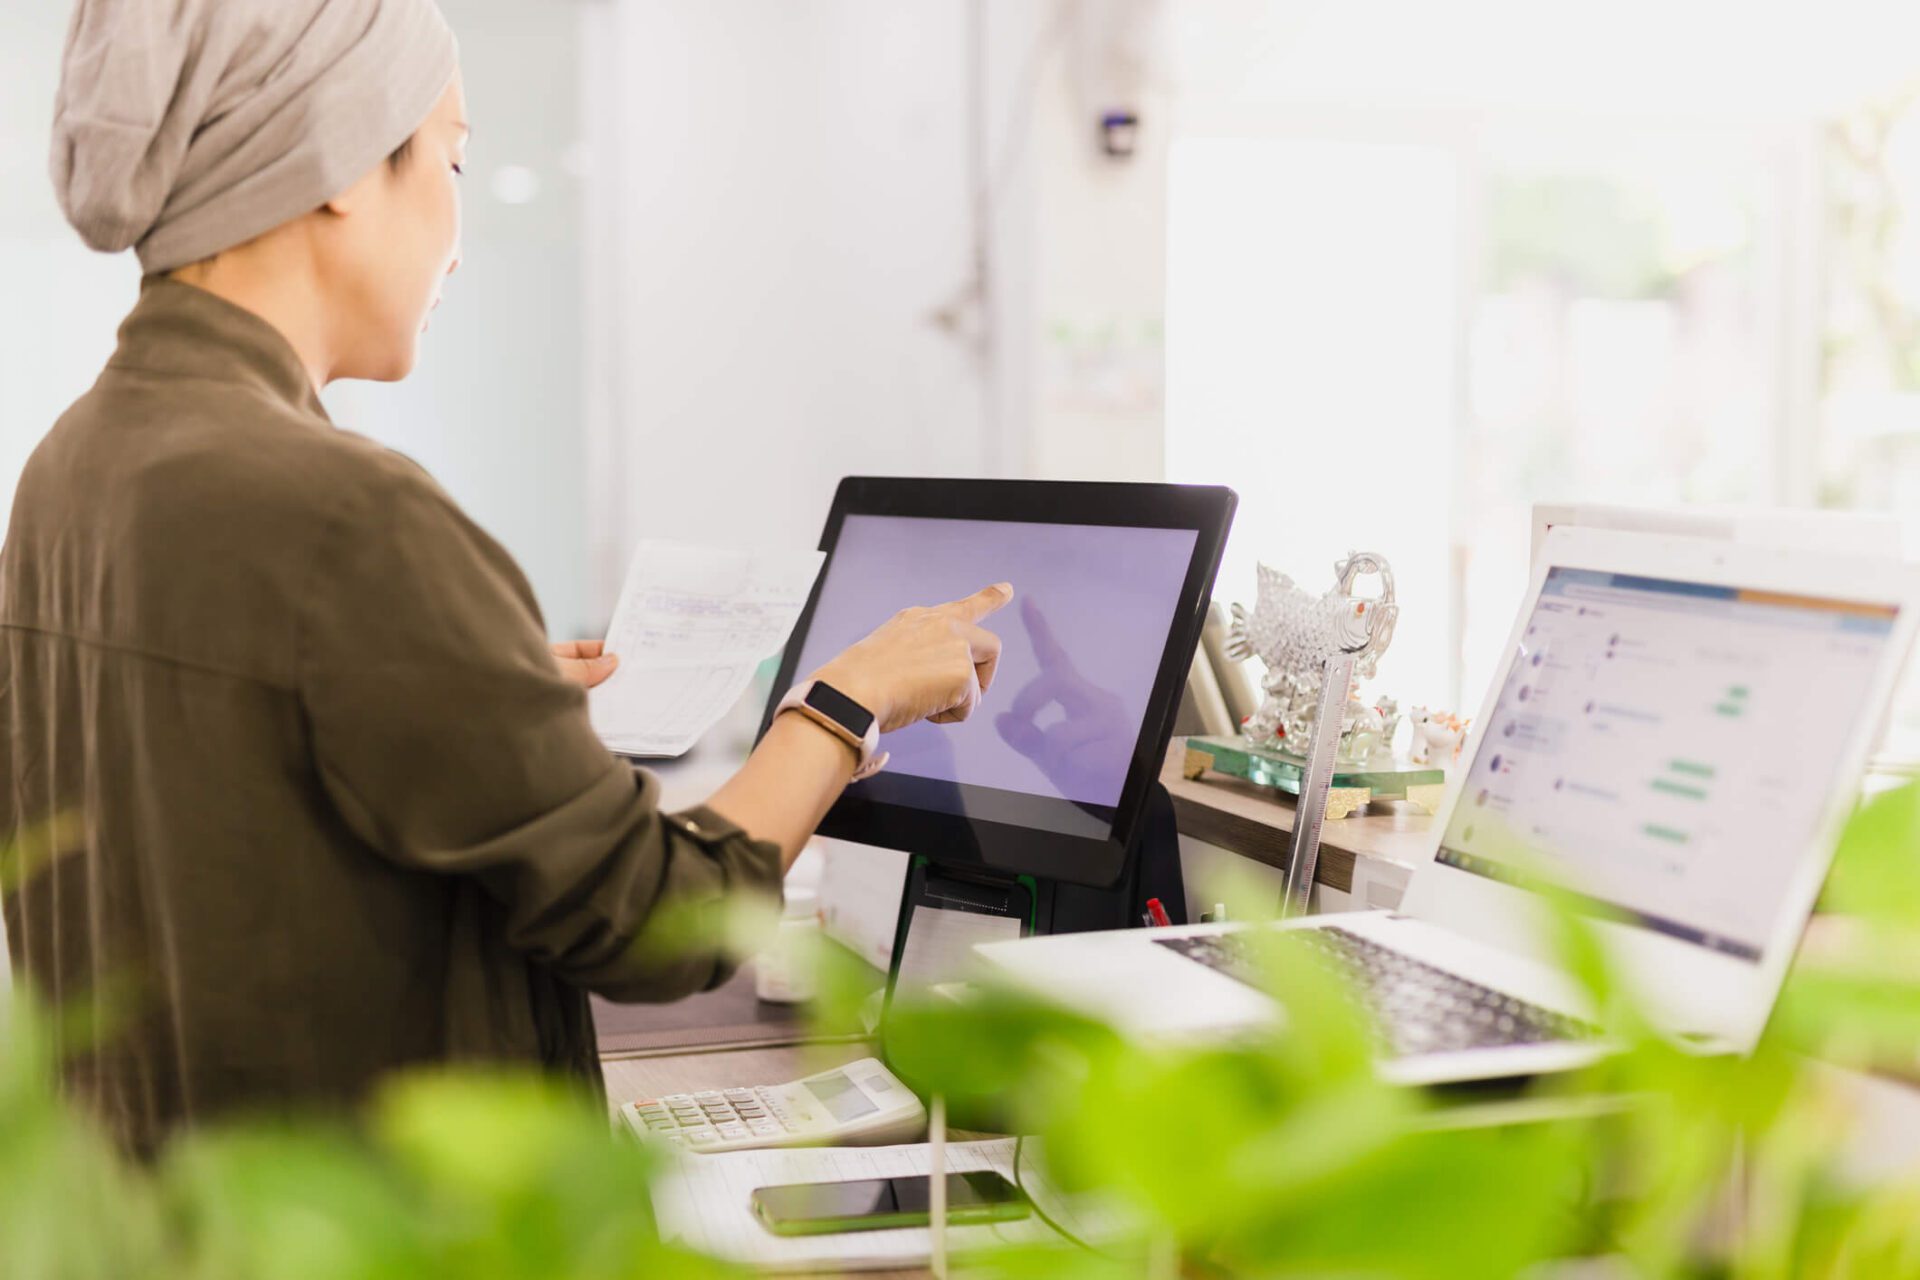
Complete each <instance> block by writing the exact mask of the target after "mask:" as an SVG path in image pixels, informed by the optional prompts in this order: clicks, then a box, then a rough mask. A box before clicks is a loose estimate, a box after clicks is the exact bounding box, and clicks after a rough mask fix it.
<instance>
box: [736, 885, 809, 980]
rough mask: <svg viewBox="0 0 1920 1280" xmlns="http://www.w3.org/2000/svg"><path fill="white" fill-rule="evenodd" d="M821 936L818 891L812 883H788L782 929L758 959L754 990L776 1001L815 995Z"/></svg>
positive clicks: (781, 914) (782, 914)
mask: <svg viewBox="0 0 1920 1280" xmlns="http://www.w3.org/2000/svg"><path fill="white" fill-rule="evenodd" d="M821 940H822V933H821V929H820V909H819V896H818V894H817V893H816V892H815V891H814V889H813V888H812V886H810V885H794V884H790V885H788V886H787V898H786V907H785V909H784V910H782V911H781V913H780V928H779V931H778V932H776V933H775V934H774V935H773V941H772V942H771V943H769V944H768V945H767V949H766V950H765V951H762V952H761V953H760V955H759V957H758V958H757V959H755V961H754V969H753V990H754V994H755V995H757V996H759V997H760V998H761V999H762V1000H765V1001H768V1002H770V1003H772V1004H804V1003H806V1002H807V1001H809V1000H811V999H813V997H814V995H815V994H816V993H817V990H818V975H817V974H816V973H815V972H814V965H815V963H816V962H817V961H818V958H819V954H820V943H821Z"/></svg>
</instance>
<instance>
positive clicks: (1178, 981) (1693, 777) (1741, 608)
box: [977, 528, 1920, 1083]
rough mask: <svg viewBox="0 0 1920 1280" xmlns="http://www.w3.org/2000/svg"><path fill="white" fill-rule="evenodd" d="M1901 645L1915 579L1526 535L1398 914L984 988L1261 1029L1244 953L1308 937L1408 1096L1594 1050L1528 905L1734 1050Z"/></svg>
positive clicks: (1749, 1027) (1763, 1004) (1749, 1035)
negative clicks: (1588, 919)
mask: <svg viewBox="0 0 1920 1280" xmlns="http://www.w3.org/2000/svg"><path fill="white" fill-rule="evenodd" d="M1916 621H1920V566H1914V565H1909V564H1904V563H1899V562H1891V561H1887V560H1872V559H1862V558H1857V557H1846V556H1835V555H1830V554H1827V555H1823V554H1812V553H1806V552H1796V551H1789V550H1777V549H1768V548H1758V547H1746V546H1739V545H1735V544H1731V543H1727V542H1718V541H1707V540H1701V539H1687V538H1671V537H1660V536H1654V535H1648V534H1639V533H1626V532H1618V531H1612V530H1596V529H1585V528H1558V529H1555V530H1553V531H1552V532H1551V533H1550V534H1549V535H1548V536H1547V538H1546V540H1545V542H1544V545H1543V548H1542V554H1541V555H1540V557H1539V558H1538V560H1537V561H1536V563H1535V565H1534V574H1533V580H1532V583H1531V585H1530V587H1529V590H1528V594H1527V597H1526V600H1525V602H1524V603H1523V605H1522V606H1521V608H1520V611H1519V615H1518V617H1517V619H1516V621H1515V623H1514V627H1513V631H1512V633H1511V636H1510V637H1509V639H1508V642H1507V646H1506V650H1505V655H1506V656H1505V660H1504V662H1503V663H1502V665H1501V670H1500V672H1499V676H1498V678H1497V679H1496V680H1495V682H1494V684H1493V687H1492V688H1491V690H1490V691H1489V692H1488V695H1487V698H1486V701H1485V704H1484V706H1483V707H1482V709H1481V712H1480V714H1479V716H1478V717H1477V718H1476V720H1475V721H1474V725H1473V730H1472V733H1471V735H1470V737H1469V739H1468V741H1467V743H1466V745H1465V747H1464V749H1463V751H1462V753H1461V756H1460V759H1459V761H1458V762H1457V763H1456V764H1455V765H1454V767H1453V770H1452V776H1451V783H1452V785H1451V787H1450V788H1449V793H1448V799H1447V802H1446V804H1445V806H1444V807H1443V809H1442V811H1441V813H1440V814H1439V815H1437V817H1436V819H1435V822H1434V826H1433V830H1434V849H1433V857H1432V860H1431V861H1430V862H1428V863H1426V864H1424V865H1422V866H1421V867H1419V868H1418V869H1417V870H1416V871H1415V872H1414V874H1413V877H1412V880H1411V882H1410V884H1409V886H1408V889H1407V893H1406V896H1405V898H1404V899H1403V901H1402V903H1401V906H1400V908H1399V910H1398V911H1393V912H1383V911H1373V912H1353V913H1343V914H1337V915H1324V916H1317V917H1311V918H1304V919H1297V920H1290V921H1286V922H1282V923H1280V924H1276V925H1267V926H1252V925H1249V926H1233V925H1198V926H1190V927H1182V928H1175V929H1159V930H1148V929H1135V930H1121V931H1114V932H1108V933H1099V934H1081V935H1077V936H1062V937H1050V938H1034V939H1024V940H1019V941H1007V942H1000V943H993V944H989V945H986V946H982V947H979V948H977V953H978V954H979V956H980V957H981V959H982V960H983V961H984V962H985V963H986V965H987V967H988V970H989V972H991V973H992V974H994V975H995V976H997V977H998V978H1000V979H1002V980H1004V981H1007V982H1009V983H1011V984H1013V985H1015V986H1016V987H1022V988H1025V989H1029V990H1031V991H1033V992H1035V993H1038V994H1041V995H1044V996H1047V997H1049V998H1051V999H1053V1000H1056V1001H1060V1002H1064V1003H1065V1004H1067V1005H1069V1006H1072V1007H1076V1008H1080V1009H1082V1010H1085V1011H1087V1012H1091V1013H1094V1014H1096V1015H1098V1016H1101V1017H1104V1018H1106V1019H1108V1020H1109V1021H1111V1022H1113V1023H1114V1024H1116V1025H1118V1026H1120V1027H1121V1028H1122V1029H1123V1030H1126V1031H1129V1032H1133V1033H1138V1034H1142V1035H1146V1036H1149V1037H1167V1038H1190V1037H1193V1036H1207V1035H1216V1034H1228V1035H1230V1034H1233V1033H1235V1032H1237V1031H1242V1030H1244V1029H1247V1028H1253V1027H1260V1026H1271V1025H1274V1024H1276V1022H1277V1020H1278V1019H1279V1018H1280V1017H1281V1016H1282V1015H1281V1013H1280V1010H1279V1007H1278V1006H1277V1004H1276V1003H1275V1002H1274V1001H1273V1000H1271V999H1270V998H1269V997H1268V996H1266V995H1265V994H1263V993H1262V992H1261V991H1260V990H1258V989H1257V988H1256V987H1255V986H1254V985H1253V984H1252V980H1251V971H1250V969H1249V967H1248V962H1249V956H1248V954H1247V951H1248V948H1247V945H1246V935H1245V934H1244V932H1241V930H1244V929H1246V928H1256V927H1271V928H1289V929H1301V930H1305V931H1307V932H1306V933H1305V934H1304V935H1303V938H1304V940H1306V941H1309V942H1310V943H1311V944H1312V945H1313V947H1314V949H1315V951H1317V952H1319V953H1321V954H1323V955H1324V956H1325V957H1326V958H1327V962H1328V963H1329V964H1332V965H1336V966H1338V968H1339V969H1340V970H1341V971H1343V972H1345V973H1347V974H1349V975H1351V977H1352V978H1353V979H1354V980H1355V982H1356V984H1357V986H1356V991H1357V992H1358V993H1359V997H1360V998H1361V999H1362V1000H1364V1001H1365V1002H1366V1003H1367V1004H1368V1005H1369V1006H1370V1007H1371V1010H1372V1012H1373V1013H1374V1014H1375V1024H1376V1026H1377V1027H1378V1029H1379V1036H1380V1044H1379V1051H1380V1065H1379V1071H1380V1074H1381V1075H1383V1076H1384V1077H1386V1078H1388V1079H1392V1080H1398V1081H1402V1082H1406V1083H1441V1082H1449V1081H1467V1080H1483V1079H1498V1078H1504V1077H1511V1076H1522V1075H1533V1074H1539V1073H1543V1072H1549V1071H1555V1070H1564V1069H1567V1068H1571V1067H1574V1066H1578V1065H1580V1064H1582V1063H1585V1062H1588V1061H1591V1060H1593V1059H1594V1058H1595V1057H1596V1056H1597V1055H1599V1054H1601V1053H1604V1052H1605V1051H1606V1049H1607V1046H1606V1044H1605V1043H1604V1041H1603V1040H1602V1039H1601V1037H1600V1036H1599V1034H1598V1032H1597V1030H1596V1028H1595V1027H1594V1026H1593V1025H1592V1021H1591V1019H1592V1010H1591V1009H1589V1008H1588V1007H1587V1006H1586V1004H1585V1002H1584V1000H1583V999H1582V994H1581V992H1580V990H1579V989H1578V988H1577V986H1576V985H1575V984H1574V983H1573V982H1572V981H1570V979H1569V978H1568V976H1567V975H1566V974H1564V973H1563V972H1562V971H1561V970H1560V969H1559V968H1558V967H1557V965H1556V964H1555V961H1554V959H1553V955H1554V948H1553V943H1552V933H1553V930H1552V928H1551V921H1552V915H1551V912H1552V910H1553V908H1551V907H1550V906H1549V904H1548V902H1547V899H1546V897H1545V896H1544V895H1543V893H1542V892H1541V886H1542V885H1543V883H1545V882H1548V881H1551V882H1552V883H1554V884H1555V885H1557V886H1558V887H1559V888H1560V889H1561V890H1562V891H1564V893H1565V894H1566V895H1569V896H1570V897H1571V899H1572V900H1573V901H1574V902H1575V903H1576V904H1584V905H1586V906H1588V907H1590V908H1592V910H1593V913H1594V919H1595V928H1596V930H1597V931H1598V932H1599V934H1600V936H1601V938H1602V940H1603V942H1604V945H1606V947H1607V948H1608V950H1609V952H1610V953H1611V955H1612V956H1613V958H1614V960H1615V962H1616V966H1617V968H1618V971H1619V972H1620V974H1621V976H1622V978H1623V980H1624V981H1625V982H1626V983H1627V984H1628V985H1629V987H1630V988H1632V989H1633V991H1634V993H1635V994H1636V995H1637V996H1638V998H1639V999H1640V1001H1641V1004H1642V1008H1643V1009H1644V1010H1645V1011H1646V1013H1647V1016H1648V1017H1649V1019H1650V1020H1651V1021H1652V1022H1653V1024H1654V1026H1655V1027H1656V1028H1657V1029H1658V1030H1660V1031H1661V1032H1662V1033H1663V1034H1665V1035H1667V1036H1669V1037H1671V1038H1672V1039H1673V1040H1674V1041H1675V1042H1677V1043H1681V1044H1684V1045H1687V1046H1690V1047H1694V1048H1697V1049H1699V1050H1700V1051H1702V1052H1730V1053H1742V1052H1746V1051H1749V1050H1751V1049H1752V1047H1753V1046H1754V1044H1755V1042H1756V1041H1757V1040H1758V1039H1759V1036H1760V1033H1761V1030H1762V1029H1763V1027H1764V1026H1765V1024H1766V1021H1767V1018H1768V1016H1769V1014H1770V1013H1771V1010H1772V1007H1773V1003H1774V1000H1775V998H1776V997H1777V996H1778V994H1779V990H1780V984H1781V981H1782V979H1783V977H1784V975H1785V972H1786V968H1787V965H1788V963H1789V961H1790V960H1791V958H1792V955H1793V951H1794V948H1795V945H1796V943H1797V941H1798V939H1799V936H1800V933H1801V931H1802V929H1803V928H1804V926H1805V924H1806V920H1807V916H1808V914H1809V913H1810V911H1811V910H1812V908H1813V903H1814V898H1815V896H1816V895H1817V893H1818V891H1819V888H1820V884H1821V881H1822V880H1823V879H1824V877H1825V875H1826V872H1827V868H1828V865H1829V863H1830V862H1831V859H1832V855H1833V849H1834V846H1835V843H1836V840H1837V838H1838V835H1839V831H1840V828H1841V826H1842V824H1843V823H1844V822H1845V820H1846V818H1847V815H1848V813H1849V811H1850V809H1851V806H1852V804H1853V801H1854V798H1855V796H1856V794H1857V790H1858V786H1859V783H1860V780H1861V778H1862V776H1863V774H1864V770H1865V765H1866V761H1867V756H1868V753H1869V751H1870V750H1871V749H1872V747H1873V745H1874V743H1875V742H1876V740H1877V738H1878V736H1879V733H1880V729H1881V725H1882V722H1883V720H1884V718H1885V715H1886V712H1887V709H1888V706H1889V703H1890V701H1891V695H1892V691H1893V688H1894V684H1895V680H1896V678H1897V677H1898V675H1899V674H1900V670H1901V667H1902V666H1903V664H1904V662H1905V659H1906V656H1907V653H1908V650H1909V648H1910V647H1911V644H1912V640H1913V633H1914V627H1915V624H1916Z"/></svg>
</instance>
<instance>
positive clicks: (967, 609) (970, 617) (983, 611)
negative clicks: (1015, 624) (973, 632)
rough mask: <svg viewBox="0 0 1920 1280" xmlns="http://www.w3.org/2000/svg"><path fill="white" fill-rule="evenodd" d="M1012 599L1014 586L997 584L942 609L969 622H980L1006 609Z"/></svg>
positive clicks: (1004, 583)
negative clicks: (999, 610) (997, 611)
mask: <svg viewBox="0 0 1920 1280" xmlns="http://www.w3.org/2000/svg"><path fill="white" fill-rule="evenodd" d="M1012 599H1013V584H1012V583H1011V582H996V583H994V584H993V585H992V586H990V587H982V588H981V589H980V590H978V591H976V592H974V593H973V594H972V595H970V596H968V597H967V598H966V599H964V600H955V601H954V602H953V603H951V604H946V605H942V606H941V608H943V609H946V610H948V611H950V612H952V613H954V614H956V615H957V616H959V617H960V618H962V619H963V620H965V621H967V622H978V621H980V619H982V618H984V617H986V616H987V615H988V614H990V613H993V612H995V611H996V610H998V609H1002V608H1005V607H1006V604H1007V602H1008V601H1009V600H1012Z"/></svg>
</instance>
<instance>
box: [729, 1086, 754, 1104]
mask: <svg viewBox="0 0 1920 1280" xmlns="http://www.w3.org/2000/svg"><path fill="white" fill-rule="evenodd" d="M726 1097H727V1101H728V1102H752V1101H753V1090H751V1089H729V1090H727V1094H726Z"/></svg>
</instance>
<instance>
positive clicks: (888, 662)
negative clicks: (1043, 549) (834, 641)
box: [813, 582, 1013, 733]
mask: <svg viewBox="0 0 1920 1280" xmlns="http://www.w3.org/2000/svg"><path fill="white" fill-rule="evenodd" d="M1012 599H1013V586H1012V584H1010V583H1005V582H1001V583H996V584H995V585H993V586H991V587H987V588H985V589H983V590H980V591H976V592H975V593H974V594H972V595H970V596H968V597H967V598H966V599H964V600H955V601H953V602H952V603H950V604H942V605H935V606H933V607H932V608H928V609H904V610H902V611H901V612H899V613H897V614H895V615H894V616H893V617H892V618H891V619H889V620H888V621H887V622H886V623H884V624H882V625H881V627H880V628H879V629H878V630H876V631H875V632H874V633H873V634H872V635H870V636H868V637H867V638H866V639H864V640H862V641H860V642H859V643H858V644H855V645H854V646H853V647H851V648H849V649H848V650H847V651H846V652H845V653H842V654H841V655H840V656H839V657H837V658H835V659H834V660H833V661H831V662H829V663H827V665H826V666H824V667H821V668H820V669H819V670H818V671H816V672H814V673H813V674H814V678H815V679H819V680H825V681H826V682H827V683H828V684H830V685H832V686H833V687H834V688H836V689H838V690H840V691H841V692H842V693H844V694H846V695H847V696H848V697H849V698H852V699H853V700H854V701H855V702H858V703H859V704H860V705H861V706H863V707H865V708H867V709H868V710H869V711H871V712H873V714H874V715H875V716H876V717H878V719H879V721H880V732H882V733H891V732H892V731H893V730H895V729H904V728H906V727H907V726H908V725H910V724H916V723H918V722H919V721H921V720H932V721H933V722H935V723H936V724H952V723H954V722H956V721H960V720H965V719H966V718H967V717H968V716H969V715H972V714H973V709H974V707H975V706H976V705H978V704H979V702H980V695H981V694H983V693H985V692H986V691H987V689H988V688H989V687H990V686H991V685H992V684H993V672H994V668H995V667H996V666H997V665H998V664H999V662H1000V637H999V636H996V635H995V634H993V633H992V632H991V631H988V630H986V629H985V628H984V627H982V626H980V625H979V624H980V620H981V619H982V618H985V617H986V616H987V615H989V614H991V613H993V612H994V611H996V610H998V609H1001V608H1003V607H1004V606H1005V605H1006V604H1007V602H1008V601H1010V600H1012Z"/></svg>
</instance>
